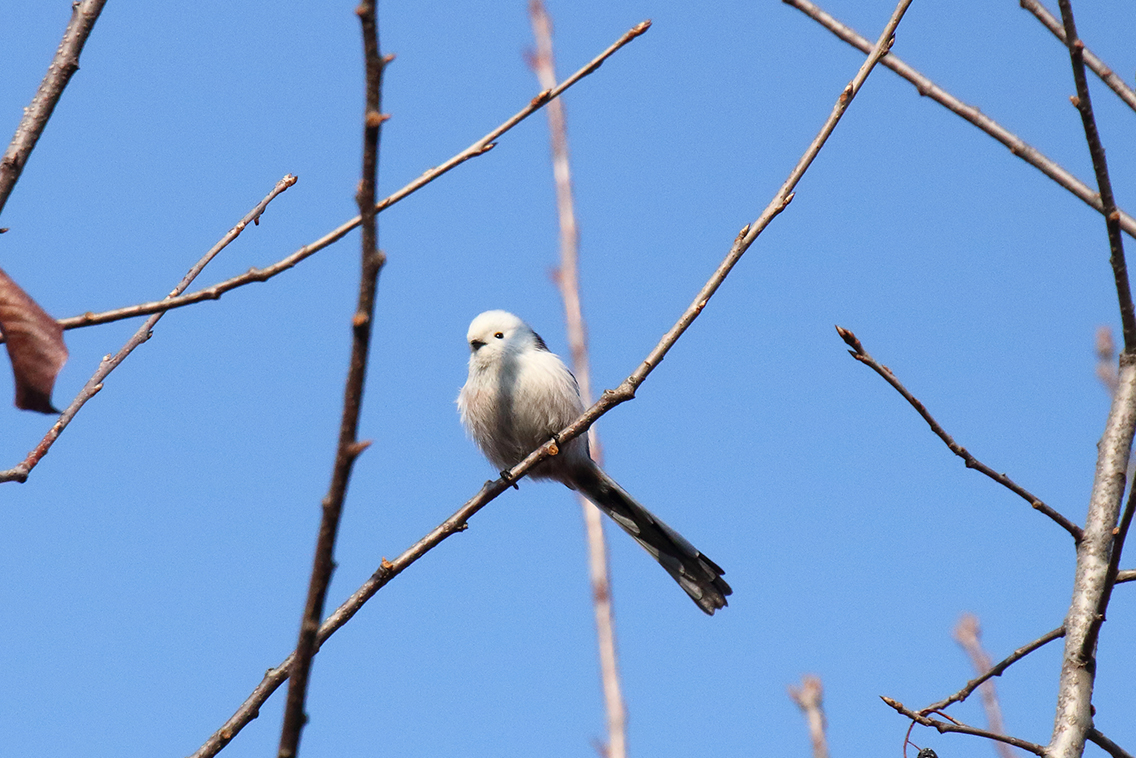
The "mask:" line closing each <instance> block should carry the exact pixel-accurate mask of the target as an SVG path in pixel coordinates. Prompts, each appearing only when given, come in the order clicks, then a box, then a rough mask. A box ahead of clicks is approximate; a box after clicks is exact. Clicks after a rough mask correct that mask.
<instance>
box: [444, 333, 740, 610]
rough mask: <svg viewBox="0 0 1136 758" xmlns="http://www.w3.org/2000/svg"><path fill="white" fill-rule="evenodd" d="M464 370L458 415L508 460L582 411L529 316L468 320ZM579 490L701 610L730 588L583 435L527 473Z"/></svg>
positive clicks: (501, 461) (493, 455) (485, 448)
mask: <svg viewBox="0 0 1136 758" xmlns="http://www.w3.org/2000/svg"><path fill="white" fill-rule="evenodd" d="M467 340H468V342H469V347H470V356H469V378H468V379H467V380H466V383H465V386H464V387H462V390H461V393H460V394H459V395H458V410H459V412H460V413H461V419H462V423H463V424H464V425H465V427H466V429H467V430H468V432H469V434H470V436H471V437H473V439H474V441H475V442H477V445H478V447H480V448H481V451H482V452H483V453H484V454H485V457H486V458H488V459H489V461H490V462H491V463H492V464H493V465H494V466H496V467H497V468H498V469H500V470H505V469H509V468H512V467H513V466H515V465H516V464H518V463H520V462H521V461H522V460H523V459H524V458H525V457H526V456H527V455H528V454H529V453H531V452H532V451H533V450H535V449H536V448H538V447H540V446H541V445H543V444H544V443H545V442H547V441H548V440H549V439H550V438H552V436H553V435H555V434H556V433H557V432H559V431H560V430H561V429H563V428H564V427H566V426H568V425H569V424H570V423H572V422H573V421H574V420H575V419H576V418H577V417H578V416H579V415H580V414H581V413H583V412H584V406H583V403H582V402H581V401H580V393H579V388H578V387H577V385H576V378H575V377H574V376H572V372H571V371H569V370H568V367H567V366H565V365H564V362H563V361H561V360H560V358H559V357H558V356H556V355H555V354H554V353H551V352H549V350H548V347H547V346H546V345H545V344H544V340H542V339H541V338H540V336H539V335H537V333H536V332H534V331H533V330H532V329H531V328H530V327H529V325H528V324H526V323H525V322H524V321H522V320H521V319H519V318H517V317H516V316H514V315H513V314H512V313H508V312H506V311H486V312H485V313H482V314H481V315H480V316H478V317H477V318H475V319H474V320H473V323H471V324H470V325H469V332H468V334H467ZM529 476H530V477H532V478H534V479H555V480H557V481H559V482H562V483H563V484H565V485H566V486H568V487H570V488H572V489H575V490H579V491H580V492H581V493H583V494H584V496H586V497H587V498H588V499H589V500H591V501H592V502H593V503H595V504H596V506H598V507H599V508H600V510H602V511H603V512H604V513H606V514H607V515H608V516H610V517H611V518H612V520H613V521H615V523H616V524H618V525H619V526H620V527H621V528H622V529H623V530H624V531H625V532H627V533H628V534H630V535H631V536H632V537H633V538H634V539H635V540H636V541H637V542H638V543H639V544H640V545H642V546H643V547H644V548H645V549H646V550H647V552H649V553H650V554H651V555H652V556H653V557H654V558H655V560H657V561H658V562H659V563H660V564H661V565H662V567H663V568H664V569H666V570H667V573H669V574H670V575H671V576H672V577H673V578H674V579H675V581H676V582H678V583H679V585H680V586H681V587H682V588H683V590H685V591H686V593H687V594H688V595H690V597H691V599H693V600H694V602H695V603H696V604H697V605H698V607H699V608H701V609H702V610H703V611H705V612H706V613H708V614H710V615H713V613H714V611H716V610H717V609H719V608H723V607H725V605H726V595H729V594H730V593H731V592H732V590H731V589H730V585H728V584H726V581H725V580H724V579H722V574H723V573H724V572H723V571H722V569H721V568H719V566H718V564H716V563H714V562H713V561H712V560H710V559H709V558H707V557H706V556H704V555H702V553H700V552H699V551H698V550H696V549H695V548H694V546H693V545H691V544H690V543H689V542H687V541H686V540H685V539H684V538H683V537H682V535H680V534H679V533H678V532H676V531H674V530H673V529H671V528H670V527H669V526H667V525H666V524H664V523H663V522H662V521H660V520H659V519H658V518H656V517H655V516H654V515H653V514H651V513H650V511H648V510H647V509H646V508H644V507H643V506H642V505H640V504H639V503H638V502H636V501H635V499H634V498H632V497H631V496H630V495H629V494H627V492H626V491H625V490H624V489H623V488H622V487H620V486H619V485H618V484H616V483H615V481H614V480H612V479H611V477H609V476H608V475H607V474H606V473H605V472H604V471H603V469H601V468H600V467H599V466H597V465H596V464H595V463H594V462H593V461H592V459H591V456H590V455H589V453H588V441H587V437H586V436H584V435H581V436H579V437H577V438H575V439H574V440H572V441H570V442H569V443H567V444H566V445H563V446H561V450H560V452H559V454H557V455H555V456H552V457H550V458H547V459H545V460H544V461H542V462H541V463H540V464H539V465H537V466H536V467H534V468H533V469H532V471H531V472H530V473H529Z"/></svg>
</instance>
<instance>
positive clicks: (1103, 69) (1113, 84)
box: [1019, 0, 1136, 110]
mask: <svg viewBox="0 0 1136 758" xmlns="http://www.w3.org/2000/svg"><path fill="white" fill-rule="evenodd" d="M1019 4H1020V5H1021V6H1022V7H1023V8H1025V9H1026V10H1027V11H1029V12H1030V13H1032V14H1033V15H1034V16H1036V17H1037V20H1038V21H1040V22H1041V23H1042V25H1043V26H1045V28H1046V29H1048V30H1049V31H1051V32H1053V36H1054V37H1056V38H1057V39H1059V40H1061V44H1062V45H1065V46H1066V47H1068V43H1067V42H1066V41H1065V28H1064V27H1063V26H1062V25H1061V19H1059V18H1057V17H1056V16H1054V15H1053V14H1052V13H1050V12H1049V11H1048V10H1046V9H1045V6H1044V5H1042V4H1041V3H1039V2H1038V0H1020V3H1019ZM1085 64H1086V65H1087V66H1088V67H1089V68H1091V69H1092V70H1093V73H1094V74H1096V75H1097V76H1099V77H1100V80H1101V81H1102V82H1104V83H1105V84H1106V85H1108V88H1109V89H1111V90H1112V91H1113V92H1115V93H1116V94H1117V96H1118V97H1119V98H1120V99H1121V100H1123V101H1124V102H1125V104H1127V105H1128V107H1129V108H1131V109H1132V110H1136V91H1133V89H1132V88H1131V87H1129V86H1128V85H1127V84H1125V83H1124V80H1123V79H1122V78H1120V77H1119V76H1117V75H1116V72H1115V71H1113V70H1112V69H1111V68H1109V67H1108V66H1107V65H1106V64H1105V62H1104V61H1102V60H1101V59H1100V58H1098V57H1097V56H1095V55H1093V53H1092V51H1091V50H1089V49H1088V48H1085Z"/></svg>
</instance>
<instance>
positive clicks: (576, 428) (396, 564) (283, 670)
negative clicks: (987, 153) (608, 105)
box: [191, 0, 910, 758]
mask: <svg viewBox="0 0 1136 758" xmlns="http://www.w3.org/2000/svg"><path fill="white" fill-rule="evenodd" d="M908 5H910V1H909V0H904V1H903V2H901V3H900V4H899V6H898V7H897V8H896V10H895V12H894V13H893V14H892V17H891V19H890V20H889V21H888V24H887V26H886V27H885V29H884V33H883V34H882V35H880V40H879V42H878V44H877V48H876V49H874V50H873V51H872V54H871V55H869V56H868V59H867V60H866V61H865V63H864V65H863V66H861V68H860V71H859V72H857V74H856V77H855V78H854V79H853V81H852V82H851V83H850V84H849V85H848V86H847V87H845V89H844V91H843V92H842V93H841V95H840V98H839V100H838V101H837V105H836V107H834V109H833V112H832V114H830V116H829V118H828V120H827V121H826V122H825V125H824V126H823V127H822V129H821V133H820V135H818V137H817V138H816V139H815V140H814V141H813V143H812V144H810V145H809V147H808V148H807V149H806V152H805V155H804V156H802V158H801V160H800V162H799V163H798V164H797V166H796V167H795V168H794V169H793V171H792V172H791V173H790V177H789V180H787V181H786V183H785V186H783V187H782V188H781V190H780V191H779V192H778V193H777V195H776V196H775V197H774V199H773V201H771V202H770V204H769V206H767V207H766V209H765V212H763V213H762V215H761V216H760V217H758V220H757V221H756V222H755V223H754V224H752V225H747V226H746V227H745V228H743V229H742V231H741V232H739V233H738V236H737V237H736V238H735V239H734V244H733V246H732V247H731V248H730V252H729V253H727V255H726V258H725V260H723V262H722V263H721V264H720V265H719V266H718V269H717V270H716V271H715V272H714V274H713V275H711V277H710V279H709V280H708V281H707V283H706V284H705V285H704V286H703V287H702V290H701V291H700V292H699V295H698V297H696V298H695V300H694V303H693V304H692V305H691V306H690V307H689V308H688V309H687V310H686V311H685V312H684V313H683V314H682V316H681V317H680V318H679V321H678V323H676V324H675V325H674V326H673V327H672V328H671V329H670V331H668V332H667V333H666V334H665V335H664V336H663V338H662V339H661V340H660V341H659V343H658V344H657V345H656V346H655V348H654V349H653V350H652V351H651V353H650V355H649V356H648V357H647V359H646V360H644V361H643V363H642V364H641V365H640V367H639V368H638V369H637V370H636V372H635V373H634V374H632V375H631V376H629V377H628V378H627V379H625V380H624V381H623V383H621V384H620V386H619V388H617V389H615V390H607V391H605V392H604V393H603V394H602V395H601V396H600V399H599V400H598V401H597V402H595V403H593V404H592V406H591V407H590V408H588V410H586V411H585V412H584V413H583V414H582V415H581V416H580V417H579V418H577V419H576V420H575V421H573V422H572V423H571V424H569V425H568V426H567V427H565V428H564V429H562V430H561V431H560V433H559V434H557V435H556V438H555V439H551V440H549V441H548V442H546V443H544V444H543V445H541V446H540V447H539V448H537V449H536V450H534V451H532V452H531V453H529V455H528V456H527V457H526V458H525V459H524V460H523V461H521V462H520V463H518V464H517V465H516V466H513V468H511V469H510V470H509V471H507V472H505V474H506V475H505V476H503V477H501V478H499V479H495V480H493V481H490V482H486V483H485V484H484V485H483V486H482V487H481V490H480V491H479V492H478V493H477V494H476V495H474V496H473V497H472V498H470V499H469V500H468V501H467V502H466V503H465V505H463V506H462V507H461V508H460V509H458V511H457V512H456V513H454V515H452V516H450V518H448V519H446V520H445V521H444V522H442V523H441V524H439V525H438V526H437V527H435V528H434V529H433V530H432V531H431V532H430V533H429V534H427V535H426V536H425V537H423V538H422V539H421V540H419V541H418V542H417V543H415V544H414V545H413V546H412V547H410V548H409V549H408V550H406V552H404V553H403V554H402V555H400V556H399V557H398V558H397V559H395V560H394V561H387V560H386V559H383V562H382V564H381V565H380V566H379V569H378V570H377V571H376V572H375V573H374V574H373V575H372V576H371V578H370V579H368V580H367V581H366V582H364V583H363V585H362V586H361V587H360V588H359V589H358V590H356V591H355V593H354V594H353V595H352V596H351V597H350V598H348V599H347V601H346V602H344V603H343V605H341V606H340V607H339V609H338V610H336V611H335V612H334V613H332V614H331V615H330V616H328V618H327V619H326V620H325V621H324V622H323V624H322V625H321V626H320V629H319V632H318V634H317V636H316V649H317V650H318V649H319V647H320V646H321V645H323V643H324V642H325V641H326V640H327V639H328V638H329V637H330V636H331V635H332V634H334V633H335V631H336V630H338V629H339V628H340V627H342V626H343V625H344V624H346V623H347V621H349V620H350V619H351V617H352V616H354V615H355V613H357V612H358V611H359V609H360V608H362V607H363V604H364V603H366V602H367V601H368V600H369V599H370V598H372V597H373V596H374V595H375V593H376V592H378V591H379V590H380V589H382V588H383V587H384V586H386V584H387V583H388V582H390V581H391V580H392V579H393V578H394V577H396V576H398V575H399V574H401V573H402V572H403V571H404V570H405V569H406V568H407V567H408V566H410V565H411V564H413V563H414V562H415V561H417V560H418V559H419V558H421V557H422V556H423V555H425V554H426V553H428V552H429V551H430V550H432V549H434V548H435V547H436V546H437V545H439V544H441V543H442V541H444V540H445V539H446V538H448V537H449V536H451V535H453V534H455V533H457V532H460V531H463V530H465V528H466V524H467V523H468V521H469V519H470V518H472V517H473V516H474V515H475V514H476V513H477V512H478V511H480V510H481V509H482V508H484V507H485V506H486V505H488V504H489V503H490V502H492V501H493V500H494V499H495V498H497V496H498V495H500V494H501V493H502V492H504V491H505V490H507V489H508V488H509V487H510V486H511V485H512V483H513V482H516V481H517V480H519V479H520V478H521V477H523V476H524V475H525V474H526V473H528V472H529V471H530V470H531V469H532V468H533V466H536V465H537V464H539V463H540V462H541V461H543V460H544V459H545V458H548V457H549V456H551V455H556V454H558V453H559V452H560V447H559V446H560V445H561V444H566V443H567V442H569V441H570V440H573V439H575V438H576V437H578V436H579V435H581V434H583V433H584V432H586V431H587V430H588V429H589V428H590V427H591V426H592V424H594V423H595V422H596V420H597V419H599V418H600V417H601V416H603V415H604V414H605V413H607V412H608V411H610V410H611V409H612V408H614V407H615V406H617V405H619V404H621V403H623V402H626V401H627V400H630V399H631V398H633V397H634V396H635V393H634V390H635V388H637V387H638V386H639V385H641V384H642V383H643V381H644V380H645V379H646V377H647V376H648V375H649V374H650V373H651V371H652V369H653V368H654V366H656V365H658V362H659V360H661V359H662V355H663V354H665V353H666V351H667V350H669V349H670V347H671V346H672V345H673V344H674V342H675V340H677V339H678V337H679V336H681V334H682V332H683V331H685V329H686V327H687V326H689V325H690V323H691V322H692V321H693V320H694V319H695V318H696V317H697V316H698V314H699V313H700V312H701V311H702V309H703V308H704V307H705V306H706V303H707V301H708V300H709V298H710V296H711V295H712V294H713V293H714V291H716V290H717V289H718V287H719V286H720V285H721V283H722V281H723V280H724V279H725V277H726V275H727V274H728V273H729V270H730V268H732V267H733V265H734V264H735V263H736V262H737V259H738V258H739V257H740V256H741V253H743V252H745V248H742V249H741V251H740V252H739V251H738V250H739V247H740V246H742V245H743V244H744V245H745V247H746V248H748V247H749V245H750V244H752V241H753V239H755V238H756V237H757V234H758V233H760V231H761V230H762V229H764V228H765V227H766V226H768V225H769V222H770V221H772V220H773V219H774V218H776V216H777V215H778V214H779V213H780V212H781V211H782V210H784V209H785V206H787V205H788V204H789V200H790V198H791V197H792V187H793V186H795V185H796V183H797V182H798V181H799V180H800V178H801V176H802V175H803V174H804V172H805V169H807V168H808V164H809V163H811V162H812V159H813V158H815V157H816V152H817V151H819V149H820V145H822V144H823V143H824V140H825V139H826V138H827V137H828V135H829V134H831V132H832V129H833V128H835V125H836V123H837V122H838V121H839V120H840V117H841V116H842V115H843V113H844V111H845V110H846V109H847V107H848V103H849V102H850V101H851V99H852V97H853V96H854V95H855V93H856V92H857V91H858V90H859V89H860V87H862V86H863V83H864V80H865V79H866V78H867V76H868V74H869V73H870V72H871V70H872V68H873V67H874V65H875V63H876V62H877V61H878V60H879V59H880V57H881V56H882V55H884V53H885V52H886V49H887V47H888V45H889V41H890V40H891V37H892V35H893V34H894V33H895V28H896V26H897V25H898V24H899V20H900V18H902V16H903V13H904V11H906V10H907V6H908ZM597 65H598V64H597ZM750 234H752V237H750V236H749V235H750ZM747 239H749V242H747V241H746V240H747ZM292 659H293V656H292V655H289V656H288V658H287V659H285V661H284V662H283V663H281V664H280V665H279V666H277V667H276V668H274V669H269V671H268V673H266V674H265V676H264V679H263V680H262V681H261V683H260V684H259V685H258V686H257V687H256V689H255V690H253V692H252V694H251V695H249V697H248V698H247V699H246V700H245V702H244V703H242V704H241V706H240V707H239V708H238V709H237V711H236V712H235V713H234V714H233V715H232V716H231V717H230V718H229V720H228V721H226V722H225V724H224V725H223V726H222V727H221V728H220V729H218V730H217V731H216V732H215V733H214V734H213V735H212V736H211V737H210V738H209V739H208V740H207V741H206V742H205V744H204V745H202V746H201V747H200V748H199V749H198V750H197V751H196V752H195V753H194V754H193V755H192V756H191V758H209V757H210V756H214V755H216V754H217V753H218V752H219V751H220V750H221V749H222V748H224V747H225V745H227V744H228V743H229V742H230V741H231V740H232V739H233V737H234V736H236V734H237V733H238V732H239V731H240V730H241V729H243V728H244V727H245V726H247V725H248V724H249V722H251V721H252V720H253V719H255V718H256V717H257V716H258V715H259V713H260V706H261V705H263V704H264V702H265V701H266V700H268V698H269V696H271V695H272V693H273V692H275V691H276V689H277V688H278V687H279V686H280V685H281V684H282V683H283V682H284V680H285V679H287V678H288V670H289V667H290V666H291V663H292Z"/></svg>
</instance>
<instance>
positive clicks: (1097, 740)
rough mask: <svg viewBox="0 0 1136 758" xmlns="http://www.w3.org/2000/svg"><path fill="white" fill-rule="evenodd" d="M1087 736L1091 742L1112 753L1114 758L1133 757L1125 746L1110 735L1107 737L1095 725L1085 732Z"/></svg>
mask: <svg viewBox="0 0 1136 758" xmlns="http://www.w3.org/2000/svg"><path fill="white" fill-rule="evenodd" d="M1085 738H1086V739H1088V741H1089V742H1091V743H1093V744H1094V745H1096V746H1097V747H1099V748H1100V749H1101V750H1103V751H1105V752H1106V753H1108V754H1109V755H1111V756H1112V758H1132V754H1131V753H1129V752H1127V751H1126V750H1125V749H1124V748H1122V747H1121V746H1120V745H1117V744H1116V743H1115V742H1113V741H1112V740H1110V739H1109V738H1108V737H1105V736H1104V735H1103V734H1101V733H1100V731H1099V730H1097V729H1096V727H1093V728H1092V729H1090V730H1089V731H1087V732H1085Z"/></svg>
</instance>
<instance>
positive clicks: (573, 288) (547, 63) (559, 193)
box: [529, 0, 627, 758]
mask: <svg viewBox="0 0 1136 758" xmlns="http://www.w3.org/2000/svg"><path fill="white" fill-rule="evenodd" d="M529 17H530V19H531V21H532V27H533V37H534V38H535V39H536V52H535V53H534V55H533V57H532V60H531V61H530V64H531V65H532V68H533V71H534V72H535V73H536V77H537V81H538V82H539V83H540V86H541V87H543V88H544V89H546V90H551V89H554V88H555V87H556V59H555V57H554V54H553V50H552V20H551V19H550V18H549V16H548V12H547V10H546V9H545V7H544V4H543V3H542V2H541V1H540V0H532V2H530V3H529ZM545 113H546V114H547V115H548V130H549V139H550V141H551V150H552V173H553V177H554V179H555V183H556V207H557V216H558V218H559V221H560V268H559V270H558V271H557V273H556V283H557V285H558V287H559V289H560V298H561V300H562V301H563V303H564V319H565V323H566V325H567V332H568V344H569V346H570V347H571V352H572V370H573V373H574V374H575V375H576V382H577V384H578V385H579V389H580V399H581V400H583V401H584V405H591V404H592V378H591V370H590V369H589V366H588V338H587V326H586V325H585V323H584V315H583V310H582V308H581V305H580V270H579V269H580V267H579V258H580V256H579V241H580V236H579V232H578V228H577V226H576V211H575V203H574V202H573V198H572V172H571V165H570V163H569V159H568V156H569V152H568V128H567V125H566V120H565V116H564V101H563V100H561V99H557V100H554V101H552V102H550V103H549V104H548V107H547V108H546V109H545ZM588 443H589V450H590V451H591V455H592V458H593V459H594V460H595V461H596V463H599V464H602V463H603V452H602V449H601V447H600V440H599V435H598V434H597V433H596V429H595V427H592V428H591V429H589V430H588ZM579 499H580V508H581V512H582V514H583V516H584V528H585V533H586V535H587V544H588V575H589V577H590V578H591V583H592V608H593V612H594V615H595V620H596V646H597V648H598V651H599V658H600V681H601V683H602V686H603V695H604V710H605V712H606V714H607V744H606V745H605V746H604V750H603V754H604V756H605V758H626V755H627V711H626V708H625V706H624V702H623V690H622V687H621V685H620V678H619V658H618V655H617V652H616V645H615V618H614V615H613V612H612V594H611V578H610V574H609V568H608V562H607V542H606V541H605V539H604V532H603V522H602V519H601V518H600V512H599V510H598V509H597V508H596V507H595V506H594V505H592V504H591V503H590V502H588V500H587V498H585V497H583V496H582V495H581V496H580V498H579Z"/></svg>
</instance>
